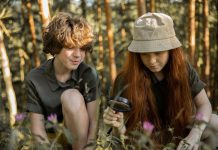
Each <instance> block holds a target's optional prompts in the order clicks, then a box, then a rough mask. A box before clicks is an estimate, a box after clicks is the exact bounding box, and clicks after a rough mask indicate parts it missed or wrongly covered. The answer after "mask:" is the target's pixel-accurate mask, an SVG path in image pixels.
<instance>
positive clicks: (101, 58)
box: [97, 0, 104, 89]
mask: <svg viewBox="0 0 218 150" xmlns="http://www.w3.org/2000/svg"><path fill="white" fill-rule="evenodd" d="M97 7H98V46H99V51H98V52H99V57H98V66H97V68H98V70H99V72H100V80H101V81H102V82H103V85H102V88H103V89H104V48H103V36H102V26H101V24H102V9H101V0H98V1H97Z"/></svg>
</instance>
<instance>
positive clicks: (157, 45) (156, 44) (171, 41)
mask: <svg viewBox="0 0 218 150" xmlns="http://www.w3.org/2000/svg"><path fill="white" fill-rule="evenodd" d="M181 45H182V44H181V43H180V41H179V40H178V39H177V37H176V36H174V37H172V38H168V39H162V40H151V41H136V40H133V41H132V42H131V43H130V45H129V47H128V50H129V51H130V52H134V53H149V52H161V51H166V50H171V49H174V48H178V47H180V46H181Z"/></svg>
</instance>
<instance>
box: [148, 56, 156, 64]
mask: <svg viewBox="0 0 218 150" xmlns="http://www.w3.org/2000/svg"><path fill="white" fill-rule="evenodd" d="M149 62H150V64H153V63H155V62H156V56H155V55H154V54H150V56H149Z"/></svg>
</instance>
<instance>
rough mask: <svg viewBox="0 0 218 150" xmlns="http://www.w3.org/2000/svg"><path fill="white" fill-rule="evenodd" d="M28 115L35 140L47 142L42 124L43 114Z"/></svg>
mask: <svg viewBox="0 0 218 150" xmlns="http://www.w3.org/2000/svg"><path fill="white" fill-rule="evenodd" d="M29 117H30V124H31V132H32V135H33V137H34V139H35V140H36V142H39V143H49V140H48V137H47V134H46V131H45V126H44V116H43V115H42V114H37V113H30V114H29Z"/></svg>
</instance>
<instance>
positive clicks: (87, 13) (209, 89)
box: [0, 0, 218, 149]
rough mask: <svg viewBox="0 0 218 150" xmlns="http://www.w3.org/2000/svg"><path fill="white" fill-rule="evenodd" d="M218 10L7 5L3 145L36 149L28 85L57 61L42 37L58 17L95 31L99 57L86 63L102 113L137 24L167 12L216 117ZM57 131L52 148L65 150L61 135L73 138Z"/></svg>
mask: <svg viewBox="0 0 218 150" xmlns="http://www.w3.org/2000/svg"><path fill="white" fill-rule="evenodd" d="M217 10H218V5H217V0H1V1H0V146H1V147H3V148H5V149H33V148H32V145H33V143H32V140H31V139H32V138H31V134H30V133H29V132H30V131H29V126H28V123H27V122H26V120H25V119H24V120H23V117H26V113H25V106H26V100H27V97H26V95H27V94H26V87H25V82H24V81H25V77H26V75H27V73H28V72H29V71H30V70H31V69H32V68H35V67H38V66H40V64H42V63H43V62H45V61H46V60H47V59H49V58H51V56H49V55H45V54H44V53H43V51H42V48H43V45H42V44H43V42H42V33H43V29H44V28H45V27H46V26H47V25H48V23H49V21H50V19H51V17H52V16H54V15H55V14H56V13H57V12H70V13H72V14H74V15H77V16H83V17H84V18H86V19H87V20H88V22H90V23H91V25H92V26H93V28H94V33H95V42H94V47H93V52H92V53H91V55H90V57H86V58H87V59H86V60H85V61H86V63H88V64H89V65H91V66H93V67H95V68H96V70H97V72H98V74H99V78H100V82H101V93H102V96H101V102H100V103H101V105H102V107H101V109H102V110H101V111H100V112H102V111H103V109H104V105H105V101H106V99H107V97H108V95H109V93H110V90H111V88H112V84H113V81H114V79H115V78H116V75H117V73H118V72H119V71H120V68H121V67H122V65H123V63H124V61H125V59H126V51H127V47H128V45H129V44H130V42H131V40H132V34H133V33H132V32H133V26H134V21H135V19H137V17H139V16H141V15H142V14H144V13H146V12H161V13H165V14H168V15H169V16H171V17H172V18H173V20H174V27H175V31H176V35H177V37H178V38H179V40H180V41H181V43H182V48H183V50H184V52H185V55H186V57H187V59H188V60H189V62H190V63H191V64H192V65H193V66H194V68H195V69H196V71H197V72H198V74H199V76H200V78H201V80H202V81H203V82H204V83H206V87H205V90H206V93H207V95H208V97H209V100H210V102H211V105H212V109H213V112H214V113H217V112H218V67H217V64H218V39H217V38H218V28H217V27H218V20H217V18H218V13H217ZM100 114H101V113H100ZM100 118H101V116H100ZM19 120H22V121H19ZM49 125H50V126H51V124H48V126H49ZM100 125H101V123H100ZM56 127H57V139H56V141H53V145H50V149H52V148H53V149H61V148H60V145H58V142H57V140H58V138H59V137H60V135H59V133H64V134H65V136H67V138H70V137H69V135H68V133H66V132H67V131H66V130H65V129H63V127H62V126H61V125H58V124H57V125H56ZM137 134H138V133H137ZM140 136H141V135H140ZM105 138H107V137H105ZM105 140H106V141H107V140H108V139H105ZM110 140H111V139H110ZM113 140H114V139H113ZM113 140H112V141H113ZM115 142H116V139H115ZM97 143H99V142H97ZM97 145H98V144H97ZM112 145H113V142H112ZM170 147H174V145H170V146H169V145H168V146H166V149H170ZM174 148H175V147H174ZM0 149H1V148H0ZM41 149H43V148H41ZM45 149H47V148H45ZM97 149H98V148H97ZM99 149H101V148H99ZM108 149H109V148H108ZM126 149H128V148H127V147H126ZM130 149H131V148H130ZM136 149H140V148H136ZM142 149H143V148H142ZM172 149H173V148H172Z"/></svg>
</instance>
